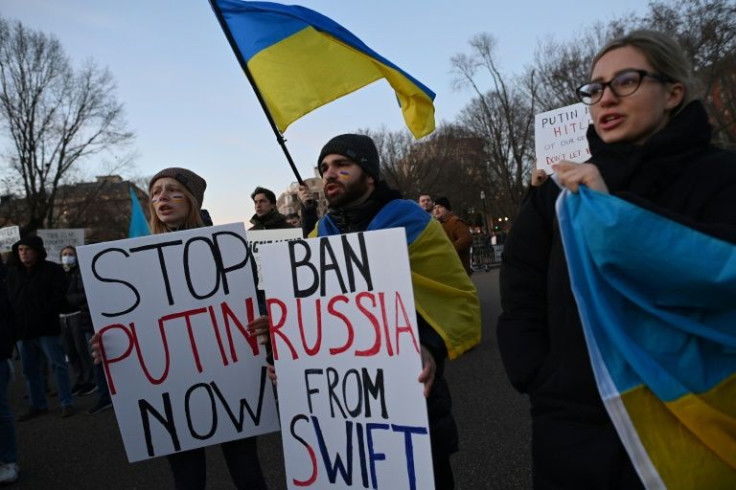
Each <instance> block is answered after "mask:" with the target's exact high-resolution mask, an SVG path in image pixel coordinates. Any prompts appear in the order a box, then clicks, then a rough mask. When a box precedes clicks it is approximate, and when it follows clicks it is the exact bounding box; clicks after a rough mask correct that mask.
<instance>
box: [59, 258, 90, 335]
mask: <svg viewBox="0 0 736 490" xmlns="http://www.w3.org/2000/svg"><path fill="white" fill-rule="evenodd" d="M66 277H67V279H68V284H69V285H68V287H67V289H66V304H67V308H66V310H67V311H66V312H67V313H74V312H77V311H78V312H79V313H80V314H79V315H76V316H75V317H73V318H74V319H75V320H74V321H77V322H79V327H80V328H81V329H82V330H85V331H89V332H91V331H92V330H93V328H92V317H91V316H90V313H89V306H88V305H87V294H86V293H85V292H84V283H83V282H82V272H81V271H80V270H79V267H73V268H72V269H70V270H68V271H67V272H66Z"/></svg>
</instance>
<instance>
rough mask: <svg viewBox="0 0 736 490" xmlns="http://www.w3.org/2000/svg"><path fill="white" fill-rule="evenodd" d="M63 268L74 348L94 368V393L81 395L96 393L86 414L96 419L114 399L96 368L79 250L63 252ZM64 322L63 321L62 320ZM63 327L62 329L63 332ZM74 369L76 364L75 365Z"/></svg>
mask: <svg viewBox="0 0 736 490" xmlns="http://www.w3.org/2000/svg"><path fill="white" fill-rule="evenodd" d="M61 265H62V267H63V268H64V269H65V270H66V273H67V277H68V279H69V286H68V287H67V290H66V302H67V304H68V305H69V309H70V310H72V313H71V315H70V316H68V317H67V318H66V320H67V325H68V326H69V328H70V329H74V330H73V332H74V336H75V337H74V339H73V344H72V346H76V349H77V350H78V352H79V354H78V355H79V357H84V356H85V353H86V356H87V357H88V358H89V362H90V363H91V368H92V380H93V387H94V390H89V389H88V390H81V393H80V394H82V395H84V394H88V393H92V392H94V391H97V402H96V403H95V404H94V406H93V407H92V408H90V409H89V410H88V411H87V413H88V414H90V415H95V414H97V413H100V412H103V411H105V410H107V409H109V408H110V407H112V399H111V397H110V390H109V389H108V387H107V380H106V379H105V372H104V370H103V369H102V366H101V365H99V364H95V363H94V362H93V360H92V350H91V345H90V340H91V339H92V335H93V334H94V329H93V328H92V318H91V317H90V314H89V306H88V305H87V294H86V293H85V291H84V283H83V282H82V273H81V271H80V270H79V264H78V262H77V250H76V249H75V248H74V247H72V246H71V245H69V246H66V247H64V248H63V249H62V251H61ZM62 322H63V319H62ZM63 329H64V327H63V325H62V331H63ZM80 337H81V338H80ZM72 365H73V364H72Z"/></svg>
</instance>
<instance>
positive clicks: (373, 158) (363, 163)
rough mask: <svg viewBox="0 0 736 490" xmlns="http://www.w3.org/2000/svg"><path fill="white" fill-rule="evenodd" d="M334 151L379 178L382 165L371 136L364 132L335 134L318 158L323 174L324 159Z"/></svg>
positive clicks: (318, 164) (319, 167) (320, 170)
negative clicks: (363, 133) (379, 162)
mask: <svg viewBox="0 0 736 490" xmlns="http://www.w3.org/2000/svg"><path fill="white" fill-rule="evenodd" d="M332 153H335V154H338V155H344V156H346V157H348V158H349V159H351V160H352V161H354V162H355V163H357V164H358V165H360V168H362V169H363V170H364V171H365V172H366V173H367V174H368V175H370V176H371V177H373V178H374V179H375V180H376V182H378V180H379V175H380V167H379V164H378V150H377V149H376V144H375V143H374V142H373V140H372V139H371V138H370V136H365V135H362V134H341V135H340V136H335V137H334V138H332V139H331V140H330V141H328V142H327V144H326V145H325V146H324V147H323V148H322V151H321V152H320V153H319V158H318V159H317V168H318V169H319V174H320V175H322V168H321V165H322V159H323V158H324V157H325V156H326V155H330V154H332Z"/></svg>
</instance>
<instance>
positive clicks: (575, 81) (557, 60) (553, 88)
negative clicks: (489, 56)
mask: <svg viewBox="0 0 736 490" xmlns="http://www.w3.org/2000/svg"><path fill="white" fill-rule="evenodd" d="M634 22H636V20H635V18H634V17H633V16H631V15H628V16H626V17H623V18H622V19H613V20H611V21H609V23H608V24H605V25H604V24H602V23H596V24H594V25H593V26H592V27H590V28H588V29H587V30H585V31H584V32H583V34H582V35H581V36H580V38H579V39H574V40H572V41H569V42H559V41H556V40H555V39H554V38H553V37H547V38H546V39H545V40H544V41H540V42H539V44H538V46H537V50H536V52H535V53H534V62H533V63H532V65H531V66H530V67H528V68H527V78H528V77H529V76H530V75H531V74H532V73H534V74H536V76H535V77H534V81H535V83H536V87H535V88H536V98H537V112H545V111H551V110H554V109H557V108H559V107H564V106H567V105H570V104H575V103H576V102H579V100H578V99H577V96H576V95H575V89H576V88H577V87H579V86H580V85H581V84H583V83H585V82H586V81H587V80H588V77H589V71H590V65H591V62H592V60H593V57H594V56H595V55H596V53H597V52H598V51H599V50H600V48H602V47H603V46H604V45H605V43H606V42H607V41H608V40H609V39H613V38H614V37H617V36H620V35H621V34H623V33H624V32H625V31H626V29H627V25H630V24H631V23H634Z"/></svg>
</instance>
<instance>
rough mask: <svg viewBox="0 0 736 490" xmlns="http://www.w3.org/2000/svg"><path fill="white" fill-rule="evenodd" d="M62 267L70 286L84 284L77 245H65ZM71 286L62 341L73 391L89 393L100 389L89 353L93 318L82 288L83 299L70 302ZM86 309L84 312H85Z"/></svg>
mask: <svg viewBox="0 0 736 490" xmlns="http://www.w3.org/2000/svg"><path fill="white" fill-rule="evenodd" d="M61 266H62V267H63V268H64V271H65V272H66V277H67V282H68V284H69V286H68V288H69V289H71V288H75V289H77V288H78V285H77V283H79V285H81V283H82V275H81V274H80V272H79V267H77V251H76V249H75V248H74V247H72V246H71V245H70V246H66V247H64V248H63V249H62V250H61ZM69 289H67V295H66V298H67V302H66V303H65V307H64V309H63V311H62V313H61V315H60V316H59V319H60V321H61V343H62V346H63V347H64V352H66V357H67V359H68V360H69V364H70V365H71V367H72V373H73V374H74V378H75V383H74V386H72V394H73V395H75V396H77V395H89V394H91V393H94V391H95V390H96V389H97V387H96V386H95V381H94V380H95V376H94V367H93V366H94V363H93V362H92V356H91V355H90V353H89V344H88V341H89V337H92V319H91V318H90V316H89V310H87V309H86V308H87V300H86V299H85V298H84V289H83V288H82V298H81V299H82V301H81V302H77V301H76V300H77V299H78V297H75V298H74V299H75V302H74V303H71V302H70V301H69ZM83 309H84V311H83Z"/></svg>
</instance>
